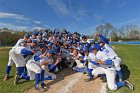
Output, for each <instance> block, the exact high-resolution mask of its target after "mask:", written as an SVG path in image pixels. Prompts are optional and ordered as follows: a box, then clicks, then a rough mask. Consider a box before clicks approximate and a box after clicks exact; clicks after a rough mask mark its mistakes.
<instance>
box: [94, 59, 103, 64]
mask: <svg viewBox="0 0 140 93" xmlns="http://www.w3.org/2000/svg"><path fill="white" fill-rule="evenodd" d="M94 61H95V62H96V63H99V64H103V62H102V61H100V60H96V59H95V60H94Z"/></svg>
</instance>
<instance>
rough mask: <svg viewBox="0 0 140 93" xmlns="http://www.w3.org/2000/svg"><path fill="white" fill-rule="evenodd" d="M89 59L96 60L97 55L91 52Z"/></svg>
mask: <svg viewBox="0 0 140 93" xmlns="http://www.w3.org/2000/svg"><path fill="white" fill-rule="evenodd" d="M88 57H89V60H94V59H95V54H94V53H91V52H90V53H89V55H88Z"/></svg>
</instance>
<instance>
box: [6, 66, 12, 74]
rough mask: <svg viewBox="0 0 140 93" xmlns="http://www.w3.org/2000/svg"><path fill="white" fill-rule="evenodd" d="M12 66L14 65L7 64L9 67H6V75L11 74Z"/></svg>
mask: <svg viewBox="0 0 140 93" xmlns="http://www.w3.org/2000/svg"><path fill="white" fill-rule="evenodd" d="M11 67H12V66H7V67H6V75H9V73H10V70H11Z"/></svg>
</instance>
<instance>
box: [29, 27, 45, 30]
mask: <svg viewBox="0 0 140 93" xmlns="http://www.w3.org/2000/svg"><path fill="white" fill-rule="evenodd" d="M35 29H38V30H42V29H45V28H44V27H39V26H38V27H33V28H32V29H31V30H35Z"/></svg>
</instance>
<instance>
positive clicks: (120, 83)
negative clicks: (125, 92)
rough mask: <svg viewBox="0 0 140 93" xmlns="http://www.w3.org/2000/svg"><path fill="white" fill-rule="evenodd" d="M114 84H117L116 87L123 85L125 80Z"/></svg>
mask: <svg viewBox="0 0 140 93" xmlns="http://www.w3.org/2000/svg"><path fill="white" fill-rule="evenodd" d="M116 85H117V89H118V88H120V87H122V86H124V85H125V82H116Z"/></svg>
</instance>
